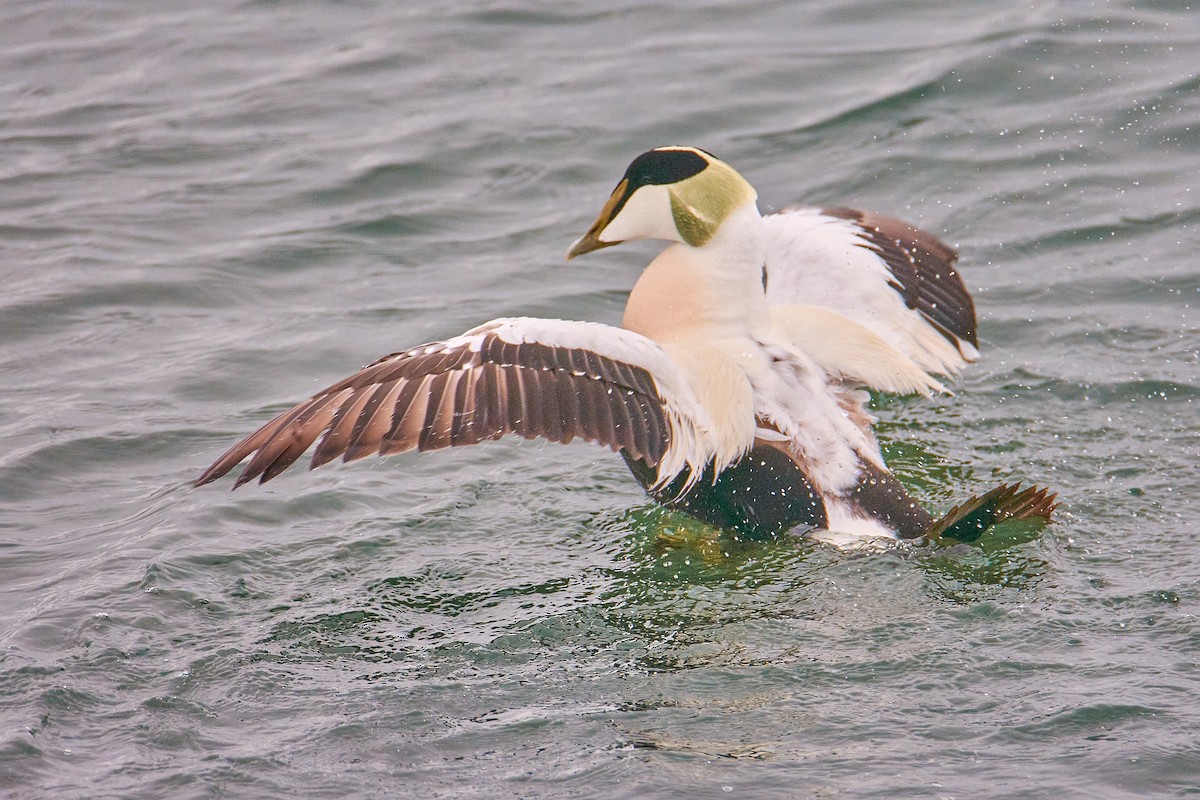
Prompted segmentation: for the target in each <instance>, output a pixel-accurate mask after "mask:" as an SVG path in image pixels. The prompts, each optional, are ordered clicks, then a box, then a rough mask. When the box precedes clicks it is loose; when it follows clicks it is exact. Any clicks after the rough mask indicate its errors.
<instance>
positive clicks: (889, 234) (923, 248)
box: [821, 208, 979, 347]
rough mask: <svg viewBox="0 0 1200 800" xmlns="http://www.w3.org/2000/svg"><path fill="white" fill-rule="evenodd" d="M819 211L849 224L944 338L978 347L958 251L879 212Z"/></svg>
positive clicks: (911, 303) (972, 305)
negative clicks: (959, 269) (880, 259)
mask: <svg viewBox="0 0 1200 800" xmlns="http://www.w3.org/2000/svg"><path fill="white" fill-rule="evenodd" d="M821 213H822V214H825V215H827V216H830V217H837V218H838V219H844V220H848V221H850V222H853V223H854V224H855V225H856V226H858V227H859V228H860V229H861V230H862V237H863V239H864V242H865V244H864V246H866V247H868V248H870V249H871V250H873V251H874V252H875V253H877V254H878V255H879V257H880V258H882V259H883V260H884V262H885V263H886V264H887V265H888V269H889V270H890V271H891V273H892V275H893V277H894V278H895V280H894V281H893V282H892V288H894V289H895V290H896V291H897V292H899V293H900V296H901V297H903V298H904V302H905V304H907V305H908V307H909V308H915V309H916V310H917V311H918V312H920V313H921V315H922V316H924V317H925V319H927V320H929V322H930V323H931V324H933V326H934V327H936V328H937V329H938V330H939V331H940V332H941V333H942V335H943V336H945V337H946V338H947V339H949V340H950V341H951V342H952V343H954V341H955V338H957V339H961V340H963V341H967V342H970V343H971V344H973V345H975V346H976V347H978V346H979V339H978V336H977V334H976V321H975V302H974V301H973V300H972V299H971V295H970V293H969V292H967V287H966V286H965V285H964V284H963V281H962V276H960V275H959V274H958V270H956V269H955V268H954V263H955V262H956V261H958V252H957V251H955V250H954V248H952V247H950V246H949V245H947V244H945V243H944V242H942V241H941V240H939V239H938V238H937V237H936V236H934V235H933V234H931V233H928V232H927V231H923V230H921V229H920V228H915V227H913V226H912V225H909V224H908V223H907V222H902V221H900V220H898V219H894V218H893V217H887V216H884V215H883V214H872V213H864V212H862V211H855V210H854V209H852V208H823V209H821Z"/></svg>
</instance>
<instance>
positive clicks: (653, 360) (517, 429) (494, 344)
mask: <svg viewBox="0 0 1200 800" xmlns="http://www.w3.org/2000/svg"><path fill="white" fill-rule="evenodd" d="M706 430H707V424H706V417H705V412H704V410H703V408H702V407H701V406H700V405H699V403H698V401H697V400H696V399H695V397H694V395H693V394H692V392H691V390H690V388H689V386H688V384H687V382H686V381H685V380H684V379H683V377H682V373H681V372H680V370H679V367H678V366H677V365H676V364H675V362H673V361H672V360H671V358H670V357H669V356H668V355H667V354H666V353H665V352H664V351H663V349H662V348H661V347H660V346H659V345H658V344H657V343H655V342H653V341H651V340H650V339H647V338H646V337H644V336H641V335H639V334H636V333H633V332H631V331H626V330H622V329H620V328H613V327H610V326H607V325H600V324H597V323H590V322H567V321H563V320H547V319H534V318H528V317H524V318H509V319H497V320H493V321H491V322H488V323H485V324H484V325H481V326H479V327H477V328H474V329H472V330H470V331H467V332H466V333H464V334H463V335H461V336H457V337H455V338H453V339H448V340H446V341H444V342H434V343H431V344H426V345H422V346H419V347H414V348H412V349H410V350H405V351H404V352H401V353H394V354H392V355H389V356H385V357H384V358H381V359H379V360H378V361H376V362H375V363H374V364H371V365H369V366H366V367H364V368H363V369H362V370H360V371H359V372H358V373H356V374H354V375H352V376H350V377H349V378H346V379H345V380H343V381H340V382H338V383H335V384H334V385H333V386H330V387H329V388H327V389H325V390H323V391H321V392H318V393H317V394H315V395H313V396H312V397H311V398H309V399H308V400H306V401H304V402H303V403H300V404H299V405H297V406H296V407H295V408H292V409H291V410H289V411H285V412H284V413H282V414H280V415H279V416H277V417H276V418H275V419H273V420H271V421H270V422H268V423H267V424H266V425H264V426H262V427H261V428H259V429H258V430H257V431H255V432H254V433H252V434H250V435H249V436H247V437H246V438H244V439H242V440H241V441H240V442H238V443H237V444H235V445H234V446H233V447H232V448H230V449H229V451H228V452H226V453H225V454H224V455H223V456H221V457H220V458H219V459H217V460H216V462H215V463H214V464H213V465H212V466H211V467H209V468H208V469H207V470H206V471H205V472H204V474H203V475H201V476H200V478H199V479H198V480H197V481H196V485H201V484H205V483H209V482H210V481H214V480H216V479H217V478H219V477H221V476H222V475H224V474H225V473H227V472H229V471H230V470H231V469H233V467H235V466H236V465H237V464H239V463H240V462H241V461H242V460H243V459H245V458H246V457H247V456H251V458H250V462H249V463H248V464H247V465H246V467H245V469H244V470H243V471H242V474H241V475H240V476H239V477H238V479H237V481H236V482H235V483H234V488H237V487H238V486H241V485H242V484H243V483H246V482H247V481H251V480H253V479H255V478H259V481H260V482H262V483H265V482H266V481H269V480H270V479H271V478H274V477H275V476H276V475H278V474H279V473H281V472H282V471H283V470H285V469H286V468H287V467H288V466H289V465H291V464H292V463H293V462H294V461H295V460H296V459H297V458H299V457H300V456H301V455H302V454H303V453H304V452H305V451H306V450H308V448H309V447H310V446H311V445H312V444H313V442H315V441H317V439H318V438H320V442H319V444H317V447H316V450H315V451H314V452H313V456H312V462H311V464H310V468H311V467H318V466H320V465H322V464H325V463H327V462H329V461H332V460H333V459H335V458H337V457H339V456H341V457H342V458H343V460H345V461H352V460H354V459H357V458H362V457H364V456H368V455H372V454H376V453H378V454H380V455H391V454H393V453H401V452H404V451H407V450H436V449H439V448H443V447H455V446H459V445H469V444H477V443H479V442H481V441H484V440H487V439H498V438H500V437H501V436H503V435H504V434H506V433H516V434H519V435H521V436H524V437H526V438H530V439H532V438H534V437H539V436H540V437H543V438H546V439H549V440H550V441H554V442H564V443H565V442H569V441H571V440H572V439H574V438H576V437H578V438H581V439H586V440H588V441H592V442H596V443H599V444H604V445H607V446H609V447H611V448H612V449H613V450H623V451H626V452H627V453H629V455H631V456H632V457H633V458H634V459H639V460H642V461H645V462H646V463H647V464H649V465H651V466H654V467H657V468H658V473H659V478H660V481H664V482H665V481H668V480H670V479H671V478H673V477H674V476H675V475H676V474H678V473H679V472H680V471H681V470H682V469H683V468H684V467H686V466H692V467H696V469H694V470H693V472H695V473H699V472H700V471H702V469H703V465H704V463H706V461H707V455H706V453H705V452H704V447H705V446H704V444H703V442H704V440H705V439H706V434H705V431H706ZM252 454H253V455H252Z"/></svg>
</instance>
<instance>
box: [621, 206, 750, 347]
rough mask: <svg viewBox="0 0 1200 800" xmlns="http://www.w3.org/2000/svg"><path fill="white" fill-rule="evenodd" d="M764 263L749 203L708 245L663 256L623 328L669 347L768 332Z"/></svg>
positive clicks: (640, 287)
mask: <svg viewBox="0 0 1200 800" xmlns="http://www.w3.org/2000/svg"><path fill="white" fill-rule="evenodd" d="M763 260H764V245H763V229H762V217H761V216H760V215H759V213H758V208H757V207H756V206H755V204H754V203H753V202H749V203H746V204H745V205H743V206H741V207H740V208H738V209H736V210H735V211H733V212H732V213H730V215H729V216H728V217H727V218H726V219H725V221H724V222H722V223H721V226H720V227H719V228H718V229H717V232H716V233H715V234H714V235H713V237H712V239H710V240H709V241H708V243H707V244H705V245H704V246H702V247H692V246H691V245H688V244H684V243H676V244H672V245H671V246H670V247H668V248H667V249H666V250H664V251H662V252H661V253H659V255H658V257H657V258H655V259H654V260H653V261H651V262H650V265H649V266H648V267H646V271H645V272H643V273H642V276H641V278H639V279H638V282H637V284H636V285H635V286H634V287H633V291H632V292H631V293H630V295H629V302H628V304H627V305H626V306H625V319H624V321H623V323H622V324H623V326H624V327H625V328H628V329H629V330H632V331H636V332H638V333H641V334H643V335H644V336H648V337H650V338H652V339H656V340H658V341H664V342H665V341H673V340H678V339H680V338H683V337H689V336H695V335H705V336H709V337H722V338H723V337H726V336H744V335H747V334H753V333H760V332H763V331H765V330H766V329H767V328H768V326H769V320H768V314H767V300H766V294H765V292H764V290H763V280H762V271H763Z"/></svg>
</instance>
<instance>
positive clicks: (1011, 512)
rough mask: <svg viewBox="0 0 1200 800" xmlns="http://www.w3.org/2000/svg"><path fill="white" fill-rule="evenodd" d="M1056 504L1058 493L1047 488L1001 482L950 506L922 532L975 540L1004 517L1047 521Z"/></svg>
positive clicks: (939, 537) (935, 537) (935, 536)
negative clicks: (1023, 487) (1024, 486)
mask: <svg viewBox="0 0 1200 800" xmlns="http://www.w3.org/2000/svg"><path fill="white" fill-rule="evenodd" d="M1057 507H1058V495H1057V494H1056V493H1054V492H1051V491H1050V490H1049V489H1044V488H1041V487H1038V486H1030V487H1029V488H1028V489H1021V485H1020V484H1019V483H1015V484H1001V485H999V486H997V487H996V488H995V489H992V490H991V491H989V492H986V493H984V494H982V495H978V496H976V497H972V498H971V499H970V500H967V501H966V502H964V503H962V504H960V505H957V506H955V507H954V508H952V509H950V510H949V511H948V512H946V514H944V515H943V516H942V518H941V519H939V520H937V521H936V522H934V523H933V524H932V525H930V526H929V529H928V530H926V531H925V536H926V537H927V538H928V539H930V540H931V541H936V540H945V539H948V540H952V541H955V542H974V541H977V540H978V539H979V538H980V537H981V536H983V534H984V533H986V532H987V531H988V530H990V529H991V528H992V527H993V526H994V525H998V524H999V523H1001V522H1005V521H1007V520H1022V519H1036V520H1041V521H1043V522H1049V521H1050V519H1051V516H1052V515H1053V513H1054V510H1055V509H1056V508H1057Z"/></svg>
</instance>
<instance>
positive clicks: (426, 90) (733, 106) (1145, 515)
mask: <svg viewBox="0 0 1200 800" xmlns="http://www.w3.org/2000/svg"><path fill="white" fill-rule="evenodd" d="M1198 51H1200V10H1198V9H1196V8H1195V7H1194V6H1189V5H1188V4H1187V3H1172V2H1144V3H1136V4H1128V3H1085V2H1037V3H1028V4H1023V5H1020V6H1010V5H1003V4H993V3H982V2H980V3H959V4H953V5H951V4H944V3H915V2H914V3H908V2H906V3H888V4H878V3H867V2H856V1H853V0H829V1H828V2H813V3H783V2H757V3H732V2H711V3H674V4H672V3H658V4H651V5H646V4H640V3H626V4H620V3H618V4H617V5H613V4H608V5H605V6H604V7H603V8H601V7H600V6H595V5H586V4H559V5H551V4H534V3H519V2H513V3H507V4H501V3H490V2H482V1H480V2H466V3H443V4H438V5H436V6H434V5H430V6H428V7H426V6H423V5H419V4H415V3H411V4H390V3H376V2H358V3H321V2H309V3H295V4H287V3H272V2H249V3H230V2H221V3H212V4H206V5H204V6H202V7H196V6H194V5H193V4H186V3H171V2H167V3H162V2H159V3H149V2H133V3H110V2H87V3H65V2H62V1H61V0H57V1H56V0H48V2H36V3H35V2H31V1H30V0H17V1H16V2H10V3H7V4H5V5H4V6H3V8H2V9H0V101H2V102H0V270H2V271H3V275H4V288H3V291H2V292H0V308H2V311H0V365H2V369H3V374H4V375H5V377H6V387H7V389H6V391H5V392H4V393H3V394H0V434H2V436H3V441H4V447H3V451H2V454H0V612H3V614H2V616H0V723H2V727H0V787H3V791H2V792H0V793H3V794H4V795H5V796H11V797H16V798H61V797H171V798H185V797H237V798H249V797H304V798H318V797H347V796H362V797H377V796H384V795H390V796H401V797H406V796H411V797H422V798H428V797H455V798H459V797H488V798H490V797H508V796H520V797H572V796H581V795H582V796H596V797H630V798H645V797H682V796H686V797H689V798H704V797H727V796H742V797H814V798H817V797H819V798H829V797H847V798H850V797H853V798H859V797H876V796H879V797H882V796H886V797H930V798H951V797H1054V798H1062V797H1078V798H1084V797H1086V798H1092V797H1106V798H1124V797H1129V798H1133V797H1182V796H1191V795H1196V794H1200V740H1198V739H1197V735H1196V731H1197V730H1198V729H1200V700H1198V699H1197V698H1198V697H1200V624H1198V623H1197V618H1196V614H1197V611H1198V610H1200V586H1198V580H1200V545H1198V544H1197V540H1196V535H1195V534H1196V530H1197V526H1196V523H1195V521H1194V518H1193V517H1192V514H1193V513H1195V512H1196V510H1197V502H1198V500H1200V467H1198V466H1197V460H1198V457H1200V417H1198V414H1197V411H1198V406H1200V356H1198V353H1197V350H1198V342H1200V313H1198V312H1197V304H1198V303H1200V266H1198V262H1197V252H1198V251H1200V233H1198V231H1197V225H1198V223H1200V197H1198V195H1197V193H1198V192H1200V189H1197V183H1198V182H1197V175H1200V74H1198V73H1200V67H1198V63H1200V62H1198V61H1197V57H1196V53H1197V52H1198ZM676 142H679V143H688V144H696V145H699V146H701V147H704V148H706V149H709V150H712V151H713V152H715V153H717V154H718V155H720V156H721V157H722V158H724V159H726V160H728V161H729V162H731V163H732V164H734V165H735V166H736V167H737V168H738V169H739V170H740V171H741V172H742V173H743V174H744V175H746V176H747V177H748V178H749V179H750V180H751V181H752V182H753V183H754V184H755V185H756V186H757V188H758V190H759V193H760V197H761V199H762V203H763V205H764V206H765V207H778V206H782V205H785V204H788V203H792V202H797V201H805V202H810V203H831V204H844V205H853V206H858V207H863V208H871V209H877V210H880V211H884V212H888V213H892V214H895V215H898V216H903V217H905V218H908V219H911V220H913V221H915V222H918V223H920V224H921V225H923V226H924V227H926V228H929V229H930V230H934V231H938V232H941V233H942V235H943V236H944V237H945V238H946V239H947V240H948V241H950V242H952V243H954V244H955V245H957V246H958V247H959V248H960V249H961V251H962V253H963V261H962V269H963V273H964V275H965V277H966V280H967V282H968V285H969V286H970V287H972V289H973V291H974V292H975V295H976V301H977V305H978V308H979V311H980V316H981V331H980V332H981V345H982V347H981V349H982V350H983V358H982V359H981V361H980V362H979V363H978V364H977V365H976V366H975V367H973V368H972V369H971V370H969V371H968V373H967V374H966V375H964V377H963V379H962V380H960V381H959V382H958V383H957V385H956V390H957V395H956V396H955V397H951V398H943V399H939V400H937V401H936V402H933V403H930V402H927V401H921V400H915V399H881V400H880V402H879V404H878V414H879V416H880V417H881V423H880V432H881V435H882V436H883V437H884V438H885V439H886V449H887V452H888V455H889V459H890V460H891V462H892V463H893V465H894V466H895V469H896V471H897V472H898V473H899V474H900V475H901V477H902V478H903V480H904V481H905V483H906V484H907V485H908V486H909V487H910V488H911V489H912V490H913V491H914V492H916V493H917V494H918V495H919V496H920V497H921V498H922V499H923V500H925V501H926V502H928V503H929V504H930V505H932V506H936V507H946V506H948V505H949V504H951V503H952V502H954V501H955V500H956V499H961V498H963V497H965V496H966V495H968V494H970V493H971V492H975V491H979V490H980V489H983V488H987V487H988V486H990V485H992V484H994V483H996V482H997V481H999V480H1025V481H1037V482H1039V483H1043V484H1047V485H1051V486H1053V487H1054V488H1056V489H1057V490H1058V491H1059V492H1060V493H1061V496H1062V497H1063V499H1064V501H1065V505H1064V509H1063V513H1062V515H1061V517H1060V519H1059V521H1058V522H1057V523H1055V524H1054V525H1052V526H1051V527H1049V528H1047V529H1046V530H1044V531H1041V532H1036V531H1028V530H1020V529H1009V530H1007V531H1005V532H1004V533H1003V535H1001V536H998V537H995V538H993V539H992V540H989V541H988V542H986V543H985V544H984V546H982V547H977V548H960V549H952V550H941V551H931V550H928V549H911V548H898V549H896V550H893V551H888V552H881V553H846V552H841V551H838V550H835V549H832V548H830V547H827V546H824V545H820V544H816V543H812V542H808V541H805V540H803V539H797V538H785V539H782V540H780V541H772V542H758V543H752V544H747V543H738V542H732V541H727V540H720V539H714V538H713V537H711V536H709V535H706V534H705V533H704V532H703V531H699V530H697V529H695V528H693V527H690V526H687V525H686V524H685V523H684V521H683V520H682V519H681V518H678V517H671V516H668V515H665V514H664V513H663V512H661V511H659V510H657V509H656V508H654V507H653V506H652V505H651V504H649V503H648V501H647V500H646V499H645V497H644V496H643V495H642V494H641V492H640V490H638V488H637V486H636V484H634V482H633V481H632V479H631V478H630V477H629V476H628V474H627V473H626V471H625V468H624V466H623V465H622V464H621V463H620V461H619V459H617V458H616V457H614V456H612V455H611V454H609V453H607V452H606V451H603V450H600V449H593V448H589V447H587V446H585V445H578V446H575V445H572V446H569V447H556V446H550V445H541V444H538V443H527V442H514V441H504V442H499V443H495V444H492V445H489V446H486V447H480V448H475V449H471V450H468V451H463V452H451V453H440V454H437V455H430V456H426V457H416V456H412V457H407V456H406V457H398V458H394V459H390V460H387V461H382V462H361V463H357V464H354V465H350V466H333V467H330V468H326V469H323V470H320V471H318V472H314V473H306V472H302V471H297V472H295V473H294V474H288V475H285V476H283V477H281V478H279V479H277V480H276V481H274V482H273V483H271V484H270V485H269V486H267V487H265V488H256V487H247V488H246V489H243V490H240V491H238V492H237V493H236V494H230V493H228V492H226V491H224V485H218V486H215V487H213V486H210V487H206V488H204V489H201V490H195V489H192V488H191V487H190V481H191V480H192V479H194V478H195V476H196V475H197V474H198V473H199V472H200V471H201V470H202V469H203V468H204V467H205V466H207V465H208V464H209V463H210V462H211V461H212V460H213V458H215V457H216V456H217V455H218V454H219V453H220V452H221V451H223V450H224V448H225V447H226V446H228V445H229V444H230V443H231V442H232V441H233V439H234V438H236V437H237V436H238V435H240V434H243V433H246V432H248V431H249V430H250V429H252V428H253V427H254V426H256V425H257V424H258V423H260V422H262V421H264V420H265V419H267V418H268V417H269V416H270V415H271V414H272V413H274V412H277V411H279V410H282V409H283V408H286V407H287V406H289V405H290V404H291V403H292V402H294V401H297V400H300V399H302V398H304V397H306V396H308V395H309V394H310V393H311V392H312V391H315V390H316V389H318V388H320V387H322V386H324V385H326V384H328V383H329V382H331V381H333V380H335V379H337V378H340V377H342V376H343V375H345V374H347V373H348V372H349V371H350V370H352V369H353V368H355V367H356V366H358V365H360V364H363V363H366V362H368V361H371V360H373V359H374V358H376V357H377V356H379V355H382V354H384V353H387V352H391V351H394V350H397V349H400V348H402V347H405V346H408V345H411V344H415V343H418V342H423V341H428V340H430V339H435V338H439V337H443V336H447V335H452V334H455V333H458V332H460V331H462V330H463V329H465V328H467V327H469V326H471V325H474V324H476V323H478V322H480V321H483V320H486V319H489V318H492V317H495V316H501V315H514V314H534V315H543V316H563V317H568V318H585V319H595V320H600V321H606V322H615V321H616V320H618V319H619V316H620V310H621V306H622V303H623V300H624V293H625V291H626V290H627V289H628V288H629V287H630V286H631V285H632V283H633V281H634V279H635V277H636V275H637V271H638V269H639V267H640V266H641V265H642V264H644V263H645V262H646V261H647V260H648V258H649V257H650V255H651V254H652V253H653V247H652V246H638V247H634V246H630V247H626V248H620V249H618V250H615V251H606V252H605V253H602V254H599V255H596V256H593V257H590V258H588V259H583V260H580V261H578V262H572V263H571V265H569V266H568V265H564V264H563V262H562V259H563V255H564V253H565V250H566V247H567V245H568V244H569V242H570V241H571V240H572V239H573V238H574V237H576V236H578V235H579V234H580V233H581V232H582V231H583V230H584V229H585V228H586V226H587V224H588V223H589V222H590V221H591V219H592V218H593V216H594V214H595V213H596V211H597V210H598V208H599V206H600V204H601V203H602V202H603V200H604V199H605V197H606V196H607V193H608V191H609V190H610V189H611V187H612V185H613V184H614V183H615V182H616V179H617V178H618V177H619V175H620V173H621V171H622V170H623V169H624V167H625V165H626V164H627V163H628V161H629V159H630V158H631V157H632V156H633V155H635V154H637V153H638V152H641V151H642V150H644V149H646V148H648V147H652V146H655V145H661V144H667V143H676ZM681 527H682V530H677V529H680V528H681ZM664 532H668V533H670V534H671V535H669V536H664V535H663V534H664Z"/></svg>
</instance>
